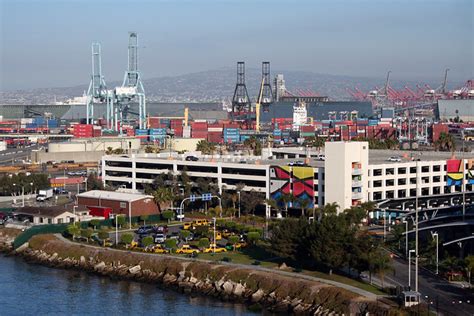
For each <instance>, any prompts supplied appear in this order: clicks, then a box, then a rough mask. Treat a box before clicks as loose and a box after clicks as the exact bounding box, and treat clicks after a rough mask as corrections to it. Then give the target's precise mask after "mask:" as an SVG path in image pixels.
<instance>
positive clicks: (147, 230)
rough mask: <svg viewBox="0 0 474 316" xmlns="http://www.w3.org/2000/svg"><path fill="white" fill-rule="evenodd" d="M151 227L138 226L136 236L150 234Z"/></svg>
mask: <svg viewBox="0 0 474 316" xmlns="http://www.w3.org/2000/svg"><path fill="white" fill-rule="evenodd" d="M153 229H154V228H153V226H151V225H146V226H140V227H139V228H138V229H137V230H136V231H135V233H137V234H138V235H146V234H150V233H152V232H153Z"/></svg>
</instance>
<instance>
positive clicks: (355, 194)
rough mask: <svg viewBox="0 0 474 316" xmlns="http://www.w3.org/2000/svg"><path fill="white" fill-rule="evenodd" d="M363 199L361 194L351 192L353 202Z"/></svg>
mask: <svg viewBox="0 0 474 316" xmlns="http://www.w3.org/2000/svg"><path fill="white" fill-rule="evenodd" d="M363 198H364V195H363V194H362V192H352V199H353V200H361V199H363Z"/></svg>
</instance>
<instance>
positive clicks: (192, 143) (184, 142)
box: [172, 138, 204, 151]
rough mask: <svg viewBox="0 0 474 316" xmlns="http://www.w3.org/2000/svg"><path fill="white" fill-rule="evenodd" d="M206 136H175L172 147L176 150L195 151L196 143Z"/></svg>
mask: <svg viewBox="0 0 474 316" xmlns="http://www.w3.org/2000/svg"><path fill="white" fill-rule="evenodd" d="M203 139H204V138H174V139H173V143H172V148H173V149H174V150H176V151H182V150H185V151H195V150H196V145H197V143H199V141H200V140H203Z"/></svg>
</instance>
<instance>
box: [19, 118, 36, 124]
mask: <svg viewBox="0 0 474 316" xmlns="http://www.w3.org/2000/svg"><path fill="white" fill-rule="evenodd" d="M32 123H33V119H32V118H22V119H20V124H22V125H23V124H32Z"/></svg>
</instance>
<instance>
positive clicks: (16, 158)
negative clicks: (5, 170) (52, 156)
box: [0, 145, 38, 166]
mask: <svg viewBox="0 0 474 316" xmlns="http://www.w3.org/2000/svg"><path fill="white" fill-rule="evenodd" d="M33 149H38V145H31V146H27V147H25V148H7V150H4V151H1V152H0V165H4V166H5V165H11V164H12V162H13V163H19V162H21V161H22V160H26V159H29V158H30V154H31V151H32V150H33Z"/></svg>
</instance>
